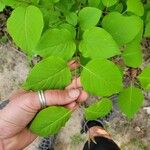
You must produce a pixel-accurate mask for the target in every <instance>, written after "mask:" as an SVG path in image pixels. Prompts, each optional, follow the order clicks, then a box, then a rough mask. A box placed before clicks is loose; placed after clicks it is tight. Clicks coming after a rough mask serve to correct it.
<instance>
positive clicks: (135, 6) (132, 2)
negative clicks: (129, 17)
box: [127, 0, 144, 16]
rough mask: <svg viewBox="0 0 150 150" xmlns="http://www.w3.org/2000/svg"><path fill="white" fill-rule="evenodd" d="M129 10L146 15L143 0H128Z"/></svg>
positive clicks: (139, 14)
mask: <svg viewBox="0 0 150 150" xmlns="http://www.w3.org/2000/svg"><path fill="white" fill-rule="evenodd" d="M127 11H129V12H132V13H134V14H136V15H138V16H143V15H144V6H143V3H142V1H141V0H127Z"/></svg>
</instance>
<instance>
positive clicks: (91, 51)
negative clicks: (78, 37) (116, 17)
mask: <svg viewBox="0 0 150 150" xmlns="http://www.w3.org/2000/svg"><path fill="white" fill-rule="evenodd" d="M79 50H80V52H82V55H83V56H84V57H90V58H109V57H112V56H115V55H119V54H120V51H119V48H118V45H117V44H116V42H115V41H114V40H113V38H112V36H111V35H110V34H109V33H108V32H106V31H105V30H104V29H102V28H99V27H93V28H90V29H88V30H86V31H85V32H84V34H83V40H82V41H81V43H80V45H79Z"/></svg>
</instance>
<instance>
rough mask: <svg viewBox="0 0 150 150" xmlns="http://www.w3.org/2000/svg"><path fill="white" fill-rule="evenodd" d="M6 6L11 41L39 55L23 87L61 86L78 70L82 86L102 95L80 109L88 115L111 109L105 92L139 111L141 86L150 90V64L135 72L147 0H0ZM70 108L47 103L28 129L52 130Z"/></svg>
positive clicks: (145, 31)
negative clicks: (73, 67) (71, 63)
mask: <svg viewBox="0 0 150 150" xmlns="http://www.w3.org/2000/svg"><path fill="white" fill-rule="evenodd" d="M5 6H10V7H12V8H13V11H12V13H11V15H10V18H9V19H8V21H7V29H8V32H9V34H10V36H11V37H12V39H13V41H14V43H15V44H16V45H17V46H18V47H19V48H21V50H22V51H23V52H24V53H26V54H27V56H28V57H30V60H32V58H34V56H37V55H39V56H40V57H41V61H40V62H38V63H37V64H36V65H35V66H34V67H33V68H32V69H31V71H30V73H29V75H28V77H27V80H26V82H25V83H24V88H25V89H26V90H33V91H38V90H49V89H64V88H65V87H66V86H67V85H68V84H69V83H71V79H72V78H73V77H74V75H77V74H78V75H79V76H80V77H81V82H82V85H83V89H84V90H85V91H86V92H89V93H90V94H92V95H94V96H100V97H101V98H102V99H101V100H100V101H98V102H96V103H94V104H92V105H91V106H89V108H86V109H85V112H84V114H85V116H86V118H87V119H96V118H98V117H103V116H105V115H107V114H108V113H109V112H110V110H111V109H112V102H111V100H109V99H108V98H107V97H108V96H111V95H115V94H116V96H117V95H119V100H118V106H119V108H120V110H121V111H122V112H123V113H124V114H125V115H126V116H127V117H128V118H132V117H133V116H134V115H135V113H136V112H138V110H139V109H140V107H141V105H142V103H143V94H142V92H143V90H150V67H146V68H145V69H144V70H143V71H142V73H141V74H140V75H138V74H139V72H138V70H140V69H139V68H140V66H141V64H142V51H141V44H140V43H141V41H142V38H143V36H144V37H150V0H147V1H146V2H145V4H143V3H141V1H140V0H1V1H0V11H2V10H3V9H4V7H5ZM72 59H74V60H76V61H77V62H78V63H79V64H81V65H80V67H79V68H78V69H76V70H75V71H70V70H69V68H68V65H67V63H68V61H70V60H72ZM130 71H131V72H130ZM74 72H76V73H74ZM126 77H127V78H126ZM126 81H127V82H126ZM138 81H139V82H138ZM123 83H125V85H123ZM125 87H126V88H125ZM137 87H138V88H137ZM140 88H141V89H142V90H140ZM122 89H123V90H122ZM120 91H121V92H120ZM70 114H71V112H70V111H69V110H67V109H65V108H63V107H55V106H52V107H48V108H46V109H44V110H42V111H41V112H39V113H38V114H37V116H36V117H35V119H34V121H33V122H32V123H31V125H30V129H31V130H32V131H33V132H34V133H37V134H39V135H41V136H48V135H50V134H54V133H56V132H58V131H59V129H60V128H61V126H64V124H65V122H66V121H67V120H68V119H69V117H70Z"/></svg>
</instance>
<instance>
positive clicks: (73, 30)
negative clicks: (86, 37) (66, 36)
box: [58, 23, 76, 39]
mask: <svg viewBox="0 0 150 150" xmlns="http://www.w3.org/2000/svg"><path fill="white" fill-rule="evenodd" d="M58 28H59V29H67V30H68V31H70V33H71V34H72V36H73V38H74V39H75V37H76V28H75V27H74V26H73V25H71V24H68V23H63V24H60V25H59V26H58Z"/></svg>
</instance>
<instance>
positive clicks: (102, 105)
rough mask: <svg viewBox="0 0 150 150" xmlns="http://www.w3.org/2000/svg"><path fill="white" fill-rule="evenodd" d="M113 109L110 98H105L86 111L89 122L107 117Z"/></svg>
mask: <svg viewBox="0 0 150 150" xmlns="http://www.w3.org/2000/svg"><path fill="white" fill-rule="evenodd" d="M111 109H112V102H111V101H110V100H109V99H108V98H103V99H101V100H100V101H97V102H95V103H94V104H92V105H90V106H89V107H88V108H86V109H85V110H84V114H85V117H86V119H87V120H94V119H97V118H101V117H104V116H106V115H107V114H108V113H109V112H110V111H111Z"/></svg>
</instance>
